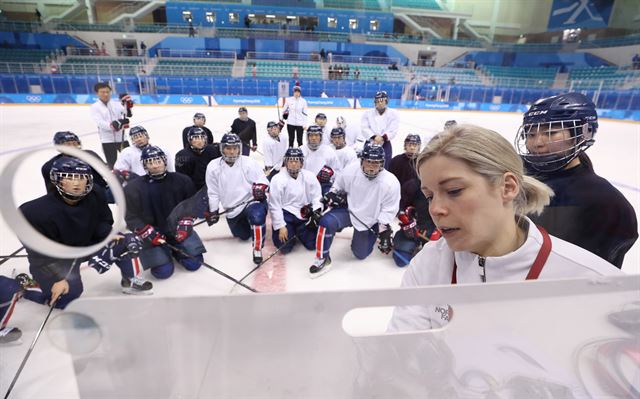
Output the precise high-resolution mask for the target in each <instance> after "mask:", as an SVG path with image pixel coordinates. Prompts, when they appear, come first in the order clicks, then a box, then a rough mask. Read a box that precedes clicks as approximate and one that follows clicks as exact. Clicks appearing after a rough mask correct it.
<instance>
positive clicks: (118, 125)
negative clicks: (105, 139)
mask: <svg viewBox="0 0 640 399" xmlns="http://www.w3.org/2000/svg"><path fill="white" fill-rule="evenodd" d="M127 127H129V119H127V118H122V119H118V120H117V121H113V122H111V128H112V129H113V130H115V131H118V130H121V129H123V128H127Z"/></svg>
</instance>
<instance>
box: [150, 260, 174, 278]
mask: <svg viewBox="0 0 640 399" xmlns="http://www.w3.org/2000/svg"><path fill="white" fill-rule="evenodd" d="M151 274H152V275H153V277H155V278H157V279H158V280H165V279H168V278H169V277H171V275H172V274H173V263H165V264H164V265H160V266H156V267H153V268H151Z"/></svg>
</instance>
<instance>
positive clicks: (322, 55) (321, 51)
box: [320, 48, 327, 61]
mask: <svg viewBox="0 0 640 399" xmlns="http://www.w3.org/2000/svg"><path fill="white" fill-rule="evenodd" d="M326 55H327V54H326V53H325V52H324V48H321V49H320V60H321V61H324V57H325V56H326Z"/></svg>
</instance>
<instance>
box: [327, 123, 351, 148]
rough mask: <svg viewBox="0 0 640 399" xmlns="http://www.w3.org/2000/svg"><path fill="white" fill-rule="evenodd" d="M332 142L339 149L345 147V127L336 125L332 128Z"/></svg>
mask: <svg viewBox="0 0 640 399" xmlns="http://www.w3.org/2000/svg"><path fill="white" fill-rule="evenodd" d="M331 143H332V144H333V146H334V147H336V149H337V150H339V149H341V148H344V147H345V146H346V145H347V142H346V141H345V134H344V129H343V128H341V127H334V128H333V129H331Z"/></svg>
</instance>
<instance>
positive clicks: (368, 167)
mask: <svg viewBox="0 0 640 399" xmlns="http://www.w3.org/2000/svg"><path fill="white" fill-rule="evenodd" d="M360 165H361V169H362V173H364V175H365V176H367V178H368V179H369V180H373V179H375V178H376V177H377V176H378V174H380V172H381V171H382V169H383V168H384V148H382V146H379V145H376V144H369V145H366V146H365V147H364V149H363V150H362V154H361V155H360Z"/></svg>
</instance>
